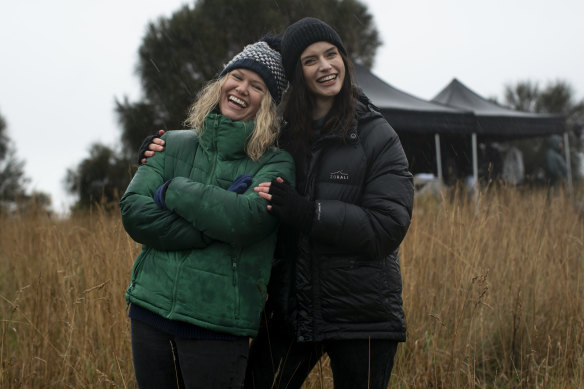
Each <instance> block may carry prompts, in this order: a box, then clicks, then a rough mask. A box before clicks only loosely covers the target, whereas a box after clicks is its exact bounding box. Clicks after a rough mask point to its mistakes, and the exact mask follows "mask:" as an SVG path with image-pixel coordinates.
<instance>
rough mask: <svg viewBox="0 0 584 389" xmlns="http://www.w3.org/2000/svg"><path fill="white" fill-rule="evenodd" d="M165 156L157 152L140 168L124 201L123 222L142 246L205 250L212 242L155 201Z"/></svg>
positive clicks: (161, 177)
mask: <svg viewBox="0 0 584 389" xmlns="http://www.w3.org/2000/svg"><path fill="white" fill-rule="evenodd" d="M164 154H165V153H156V155H155V156H154V157H151V158H149V159H148V163H147V164H144V165H142V166H140V168H138V171H137V172H136V174H135V175H134V178H133V179H132V181H131V182H130V185H129V186H128V188H127V189H126V192H125V193H124V195H123V196H122V199H121V200H120V209H121V212H122V223H123V224H124V228H125V229H126V231H127V232H128V234H129V235H130V236H131V237H132V239H134V240H135V241H136V242H138V243H142V244H145V245H147V246H150V247H152V248H155V249H158V250H186V249H196V248H204V247H206V246H207V245H208V244H209V243H210V242H211V239H209V238H208V237H206V236H204V234H203V233H201V231H200V230H198V229H196V228H195V227H194V226H193V225H192V224H191V223H189V222H188V221H187V220H185V219H183V218H181V217H180V216H179V215H177V214H176V213H173V212H171V211H170V210H168V209H161V208H160V207H159V206H158V205H157V204H156V203H155V202H154V199H153V195H154V192H155V191H156V189H157V188H158V187H159V186H160V185H162V183H163V182H164V179H163V175H162V171H163V167H164V161H165V155H164Z"/></svg>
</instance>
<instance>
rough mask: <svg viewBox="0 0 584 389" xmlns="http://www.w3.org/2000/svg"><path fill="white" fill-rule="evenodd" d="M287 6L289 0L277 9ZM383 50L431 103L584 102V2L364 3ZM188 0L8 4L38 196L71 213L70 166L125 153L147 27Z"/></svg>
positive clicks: (8, 90)
mask: <svg viewBox="0 0 584 389" xmlns="http://www.w3.org/2000/svg"><path fill="white" fill-rule="evenodd" d="M275 1H283V0H275ZM363 2H364V3H365V4H367V5H368V6H369V11H370V12H371V14H372V15H374V18H375V22H376V25H377V28H378V30H379V32H380V35H381V38H382V40H383V43H384V44H383V46H381V47H380V49H379V50H378V53H377V59H376V62H375V66H374V67H373V72H374V73H375V74H376V75H377V76H379V77H380V78H382V79H383V80H385V81H386V82H388V83H390V84H391V85H393V86H394V87H396V88H399V89H401V90H403V91H405V92H408V93H410V94H413V95H415V96H418V97H421V98H424V99H431V98H432V97H434V96H435V95H436V94H437V93H438V92H439V91H440V90H441V89H442V88H443V87H444V86H446V85H447V84H448V83H449V82H450V81H451V80H452V78H454V77H456V78H458V79H459V80H460V81H462V82H463V83H465V84H466V85H467V86H468V87H470V88H471V89H473V90H474V91H475V92H477V93H479V94H481V95H483V96H485V97H491V96H496V97H499V98H500V99H501V98H502V92H503V88H504V86H505V84H510V83H516V82H518V81H522V80H527V79H530V80H532V81H537V82H539V84H540V86H542V87H545V85H547V83H549V82H551V81H554V80H557V79H561V80H565V81H567V82H569V83H570V84H571V85H573V87H574V92H575V96H576V98H577V99H578V100H581V99H582V98H584V70H583V69H584V50H583V49H582V46H583V39H584V23H583V21H582V19H583V15H584V1H581V0H556V1H554V2H550V1H543V0H529V1H528V0H490V1H480V0H474V1H468V0H466V1H465V0H408V1H403V0H364V1H363ZM191 3H192V1H187V0H100V1H90V0H54V1H50V2H48V1H43V0H28V1H2V2H1V3H0V55H1V57H0V114H1V115H2V116H3V117H4V118H5V119H6V121H7V123H8V134H9V136H10V138H11V139H12V141H13V142H14V144H15V147H16V151H17V156H18V158H20V159H22V160H24V161H25V162H26V165H25V171H26V175H27V176H28V177H29V178H30V179H31V184H30V186H29V189H30V190H32V189H35V190H39V191H43V192H47V193H49V194H50V195H51V196H52V199H53V207H54V209H55V210H57V211H63V210H64V209H65V208H66V207H67V206H68V205H69V204H70V203H71V201H72V199H71V198H70V197H68V196H67V195H66V193H65V191H64V189H63V179H64V177H65V174H66V170H67V169H68V168H73V167H75V166H76V165H77V164H78V163H79V162H80V161H81V160H82V159H83V158H85V157H87V156H88V150H89V146H90V145H91V144H92V143H94V142H97V141H100V142H102V143H105V144H106V145H109V146H115V145H116V144H117V142H118V140H119V137H120V132H121V131H120V127H119V125H118V123H117V121H116V117H115V114H114V100H115V98H116V97H117V98H118V99H121V98H123V97H124V96H128V97H129V99H130V100H131V101H135V100H137V99H139V98H140V87H139V82H138V79H137V77H136V75H135V74H134V68H135V65H136V62H137V50H138V47H139V46H140V43H141V40H142V37H143V36H144V33H145V28H146V25H147V23H148V22H149V21H153V20H155V19H157V18H158V17H160V16H165V17H168V16H170V15H171V14H172V13H173V12H174V11H176V10H177V9H178V8H179V7H180V6H181V5H182V4H191Z"/></svg>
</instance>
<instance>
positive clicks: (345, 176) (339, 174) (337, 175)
mask: <svg viewBox="0 0 584 389" xmlns="http://www.w3.org/2000/svg"><path fill="white" fill-rule="evenodd" d="M329 180H331V181H348V180H349V173H345V172H343V171H342V170H337V171H336V172H331V173H329Z"/></svg>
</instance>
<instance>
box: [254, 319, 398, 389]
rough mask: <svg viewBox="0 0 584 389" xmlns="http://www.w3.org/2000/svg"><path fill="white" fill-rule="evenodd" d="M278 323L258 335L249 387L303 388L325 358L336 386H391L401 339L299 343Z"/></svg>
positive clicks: (339, 388) (355, 388) (342, 388)
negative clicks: (394, 363) (325, 357)
mask: <svg viewBox="0 0 584 389" xmlns="http://www.w3.org/2000/svg"><path fill="white" fill-rule="evenodd" d="M280 328H281V327H280V326H278V325H276V324H275V323H273V322H272V323H268V324H267V326H266V325H262V326H261V328H260V332H259V334H258V336H257V337H256V338H254V340H253V342H252V344H251V348H250V352H249V360H248V365H247V371H246V375H245V385H244V388H245V389H272V388H273V389H280V388H282V389H283V388H286V389H299V388H300V387H301V386H302V383H303V382H304V380H305V379H306V377H307V376H308V374H309V373H310V371H311V370H312V368H313V367H314V365H315V364H316V363H317V362H318V360H319V359H320V358H321V357H322V355H323V354H324V353H327V354H328V356H329V359H330V362H331V370H332V372H333V381H334V387H335V389H360V388H367V389H387V385H388V383H389V378H390V376H391V370H392V368H393V359H394V356H395V353H396V351H397V342H396V341H393V340H386V339H350V340H326V341H322V342H306V343H304V342H296V340H295V339H294V338H293V337H292V336H290V335H288V334H286V333H285V332H283V331H282V330H281V329H280Z"/></svg>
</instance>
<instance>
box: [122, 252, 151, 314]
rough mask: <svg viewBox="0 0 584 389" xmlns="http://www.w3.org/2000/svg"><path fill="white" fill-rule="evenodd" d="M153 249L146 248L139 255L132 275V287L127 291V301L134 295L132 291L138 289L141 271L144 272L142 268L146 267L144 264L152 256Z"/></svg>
mask: <svg viewBox="0 0 584 389" xmlns="http://www.w3.org/2000/svg"><path fill="white" fill-rule="evenodd" d="M150 251H151V249H150V248H146V249H143V250H142V251H141V252H140V254H139V255H138V258H136V261H135V262H134V266H132V275H131V276H130V285H128V288H127V289H126V300H127V301H128V303H129V302H130V301H129V296H130V295H131V294H132V291H133V290H134V288H135V287H136V282H137V280H138V278H139V276H140V271H141V270H142V267H143V266H144V262H145V261H146V260H147V257H148V256H149V254H150Z"/></svg>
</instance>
